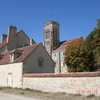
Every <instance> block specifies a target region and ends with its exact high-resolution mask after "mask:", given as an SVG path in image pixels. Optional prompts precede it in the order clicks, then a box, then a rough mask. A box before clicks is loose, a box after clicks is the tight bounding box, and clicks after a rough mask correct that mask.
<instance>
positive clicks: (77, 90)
mask: <svg viewBox="0 0 100 100" xmlns="http://www.w3.org/2000/svg"><path fill="white" fill-rule="evenodd" d="M23 88H30V89H35V90H41V91H44V92H66V93H68V94H82V95H89V94H95V95H97V96H100V72H98V73H96V72H91V73H68V74H25V75H24V76H23Z"/></svg>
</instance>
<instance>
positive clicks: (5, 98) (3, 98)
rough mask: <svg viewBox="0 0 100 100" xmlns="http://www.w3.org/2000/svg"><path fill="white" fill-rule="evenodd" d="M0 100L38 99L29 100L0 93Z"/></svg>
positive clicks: (24, 98)
mask: <svg viewBox="0 0 100 100" xmlns="http://www.w3.org/2000/svg"><path fill="white" fill-rule="evenodd" d="M0 100H39V99H31V98H26V97H22V96H18V95H11V94H5V93H0Z"/></svg>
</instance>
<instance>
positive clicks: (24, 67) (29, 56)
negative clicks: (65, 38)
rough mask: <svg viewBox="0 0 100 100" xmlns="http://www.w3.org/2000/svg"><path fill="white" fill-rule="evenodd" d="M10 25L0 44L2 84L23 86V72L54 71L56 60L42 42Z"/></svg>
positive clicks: (0, 75)
mask: <svg viewBox="0 0 100 100" xmlns="http://www.w3.org/2000/svg"><path fill="white" fill-rule="evenodd" d="M15 29H16V27H15V26H10V27H9V31H8V35H6V34H3V36H2V43H1V44H0V80H2V81H0V86H10V87H22V84H23V77H22V76H23V74H27V73H29V74H30V73H37V74H40V73H54V61H53V60H52V58H51V57H50V56H49V54H48V52H47V51H46V50H45V48H44V46H43V45H42V43H38V44H36V43H35V41H34V40H32V39H30V38H29V37H28V36H27V35H26V34H25V33H24V32H23V31H22V30H21V31H19V32H17V31H16V30H15Z"/></svg>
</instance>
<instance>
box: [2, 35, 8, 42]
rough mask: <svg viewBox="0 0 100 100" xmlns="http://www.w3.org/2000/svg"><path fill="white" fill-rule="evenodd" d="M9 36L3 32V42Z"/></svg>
mask: <svg viewBox="0 0 100 100" xmlns="http://www.w3.org/2000/svg"><path fill="white" fill-rule="evenodd" d="M6 38H7V34H2V42H3V41H4V40H5V39H6Z"/></svg>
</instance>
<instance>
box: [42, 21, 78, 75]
mask: <svg viewBox="0 0 100 100" xmlns="http://www.w3.org/2000/svg"><path fill="white" fill-rule="evenodd" d="M59 27H60V24H59V23H58V22H55V21H52V20H51V21H49V22H47V23H45V24H44V47H45V48H46V50H47V52H48V53H49V55H50V56H51V57H52V59H53V60H54V62H55V73H68V67H67V65H66V64H65V63H64V52H65V49H66V47H67V46H68V44H70V43H71V42H73V41H74V40H76V39H77V38H74V39H71V40H66V41H60V31H59V30H60V28H59Z"/></svg>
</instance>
